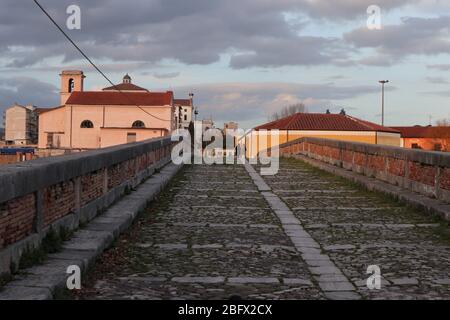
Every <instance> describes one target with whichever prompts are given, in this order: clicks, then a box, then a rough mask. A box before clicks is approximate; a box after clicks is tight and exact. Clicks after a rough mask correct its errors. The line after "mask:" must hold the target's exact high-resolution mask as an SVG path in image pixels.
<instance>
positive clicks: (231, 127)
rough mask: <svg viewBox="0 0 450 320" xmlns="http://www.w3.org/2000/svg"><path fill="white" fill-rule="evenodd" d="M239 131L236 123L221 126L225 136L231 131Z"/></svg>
mask: <svg viewBox="0 0 450 320" xmlns="http://www.w3.org/2000/svg"><path fill="white" fill-rule="evenodd" d="M237 129H239V125H238V124H237V123H236V122H233V121H231V122H226V123H224V124H223V131H224V133H225V134H227V131H231V132H233V130H237Z"/></svg>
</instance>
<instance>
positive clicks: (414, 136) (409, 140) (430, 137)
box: [393, 126, 450, 152]
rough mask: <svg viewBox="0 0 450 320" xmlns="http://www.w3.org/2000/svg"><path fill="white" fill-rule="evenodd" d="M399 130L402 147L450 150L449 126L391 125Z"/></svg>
mask: <svg viewBox="0 0 450 320" xmlns="http://www.w3.org/2000/svg"><path fill="white" fill-rule="evenodd" d="M393 128H394V129H396V130H398V131H400V133H401V137H402V144H401V145H402V147H404V148H411V149H422V150H427V151H443V152H450V127H448V126H412V127H393Z"/></svg>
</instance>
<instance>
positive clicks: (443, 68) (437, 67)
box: [427, 64, 450, 71]
mask: <svg viewBox="0 0 450 320" xmlns="http://www.w3.org/2000/svg"><path fill="white" fill-rule="evenodd" d="M427 68H428V69H435V70H439V71H449V70H450V64H431V65H428V66H427Z"/></svg>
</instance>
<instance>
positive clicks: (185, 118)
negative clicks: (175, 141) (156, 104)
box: [173, 94, 194, 129]
mask: <svg viewBox="0 0 450 320" xmlns="http://www.w3.org/2000/svg"><path fill="white" fill-rule="evenodd" d="M173 103H174V106H175V120H176V123H177V128H178V129H188V128H189V125H190V123H191V122H192V113H193V108H194V106H193V95H192V94H190V98H189V99H175V100H174V102H173Z"/></svg>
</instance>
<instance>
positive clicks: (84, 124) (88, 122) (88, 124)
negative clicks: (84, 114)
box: [80, 120, 94, 129]
mask: <svg viewBox="0 0 450 320" xmlns="http://www.w3.org/2000/svg"><path fill="white" fill-rule="evenodd" d="M93 127H94V124H93V123H92V121H91V120H84V121H82V122H81V125H80V128H89V129H91V128H93Z"/></svg>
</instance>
